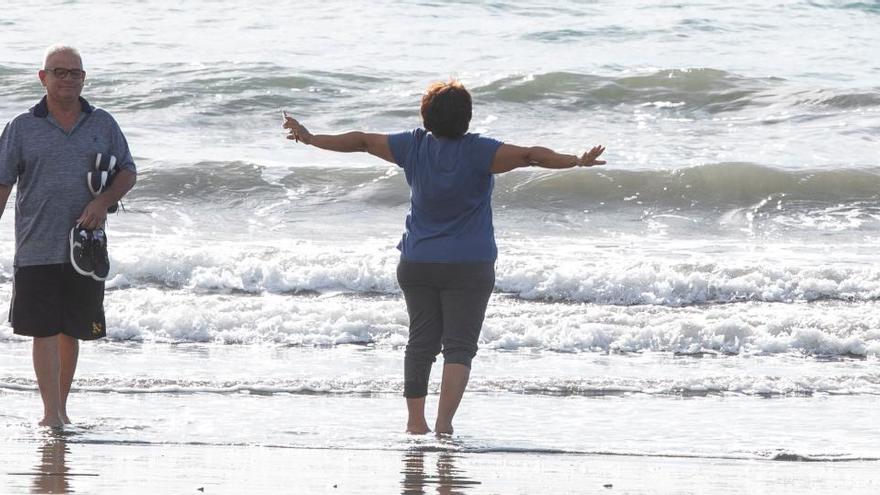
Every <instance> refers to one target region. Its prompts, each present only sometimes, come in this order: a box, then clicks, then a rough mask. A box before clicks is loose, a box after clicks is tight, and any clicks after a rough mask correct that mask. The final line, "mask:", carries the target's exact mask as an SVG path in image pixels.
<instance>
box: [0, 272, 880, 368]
mask: <svg viewBox="0 0 880 495" xmlns="http://www.w3.org/2000/svg"><path fill="white" fill-rule="evenodd" d="M0 297H2V294H0ZM878 305H880V303H876V302H867V303H862V302H853V303H843V302H835V301H827V302H822V303H794V304H781V303H757V302H745V303H738V304H726V305H714V306H708V307H704V306H688V307H665V306H651V305H645V306H607V305H593V304H567V303H545V302H529V301H523V300H519V299H511V298H507V297H504V296H501V295H496V296H495V297H494V298H493V300H492V301H490V305H489V309H488V311H487V315H486V320H485V322H484V325H483V331H482V335H481V338H480V345H481V346H482V347H483V348H485V349H496V350H516V349H542V350H550V351H555V352H575V353H577V352H600V353H638V352H645V351H652V352H653V351H656V352H673V353H679V354H700V353H712V354H740V355H753V354H784V353H798V354H803V355H811V356H848V355H852V356H876V355H878V352H877V351H878V349H880V332H878V331H877V328H880V308H878ZM106 309H107V325H108V337H109V338H110V339H111V340H114V341H128V340H131V341H139V342H171V343H174V342H216V343H225V344H244V345H250V344H260V343H271V344H283V345H295V346H327V345H329V346H333V345H341V344H369V345H374V346H383V347H391V348H397V347H400V346H403V345H405V343H406V341H407V334H408V330H407V326H408V316H407V313H406V307H405V304H404V302H403V300H402V299H401V298H400V297H399V296H376V297H360V296H351V295H345V294H337V295H331V296H313V295H309V296H291V295H283V294H268V293H267V294H262V295H259V296H254V295H248V294H217V293H199V292H193V291H190V290H185V289H182V290H162V289H159V288H155V287H144V288H130V289H122V290H115V291H112V292H110V293H108V296H107V298H106ZM0 328H2V330H0V340H9V339H13V338H14V337H13V336H12V335H11V330H10V329H9V328H8V327H5V326H4V327H0Z"/></svg>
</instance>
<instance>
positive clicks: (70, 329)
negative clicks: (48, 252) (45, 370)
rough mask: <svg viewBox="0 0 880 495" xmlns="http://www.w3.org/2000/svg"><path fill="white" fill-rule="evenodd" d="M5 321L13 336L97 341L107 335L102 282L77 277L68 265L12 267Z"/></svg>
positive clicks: (78, 275)
mask: <svg viewBox="0 0 880 495" xmlns="http://www.w3.org/2000/svg"><path fill="white" fill-rule="evenodd" d="M9 321H10V322H12V329H13V331H14V332H15V334H16V335H27V336H30V337H51V336H52V335H56V334H59V333H63V334H65V335H69V336H71V337H75V338H77V339H81V340H94V339H100V338H101V337H104V336H106V335H107V329H106V328H105V326H104V282H99V281H97V280H94V279H92V278H91V277H86V276H83V275H80V274H79V273H77V272H76V270H74V269H73V266H72V265H71V264H70V263H64V264H59V265H36V266H21V267H16V268H15V275H14V276H13V288H12V303H11V304H10V308H9Z"/></svg>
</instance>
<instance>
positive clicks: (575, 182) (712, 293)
mask: <svg viewBox="0 0 880 495" xmlns="http://www.w3.org/2000/svg"><path fill="white" fill-rule="evenodd" d="M878 22H880V9H878V8H877V6H876V5H875V3H872V2H843V1H810V2H807V1H786V2H776V3H774V4H767V3H764V2H739V3H737V4H735V5H734V4H729V3H726V2H715V1H710V2H701V3H699V4H697V3H687V2H679V3H675V4H671V3H666V2H646V1H638V2H609V3H601V4H600V3H583V2H576V1H563V2H558V1H557V2H507V3H504V2H414V1H388V2H374V3H372V4H371V5H370V7H369V8H368V9H367V8H366V7H364V6H361V5H360V4H356V3H347V2H343V3H333V2H323V3H318V2H271V3H257V4H254V5H249V6H248V8H246V9H244V8H242V7H241V6H240V5H239V4H237V3H235V2H228V1H220V2H188V3H187V4H186V5H180V6H173V5H170V4H168V3H165V2H157V1H153V2H140V3H137V4H124V5H121V4H110V3H105V2H90V1H77V2H67V3H64V4H59V5H56V6H54V7H48V6H45V5H41V4H32V3H17V4H12V5H5V6H4V9H3V14H2V16H0V27H2V29H0V120H2V121H4V122H5V121H8V120H9V119H11V118H13V117H14V116H15V115H16V114H18V113H20V112H22V111H25V110H26V109H27V107H29V106H30V105H32V104H33V103H34V102H35V101H36V100H37V99H38V98H39V97H40V96H41V88H40V86H39V83H38V81H37V79H36V70H37V69H38V68H39V63H40V58H41V53H42V50H43V49H44V48H45V45H47V44H48V43H50V42H51V41H55V40H66V41H68V42H70V43H72V44H75V45H77V46H79V48H80V49H81V50H82V52H83V56H84V62H85V68H86V70H87V71H88V80H87V84H86V88H85V91H84V96H86V97H87V98H89V99H90V101H92V102H93V103H94V104H96V105H99V106H102V107H104V108H106V109H108V110H109V111H111V112H112V113H113V115H114V116H115V117H116V118H117V120H118V121H119V122H120V124H121V125H122V127H123V129H124V131H125V132H126V135H127V137H128V140H129V144H130V145H131V148H132V151H133V153H134V155H135V158H136V160H137V162H138V165H139V169H140V174H139V182H138V185H137V186H136V188H135V190H134V191H132V193H131V194H130V195H129V196H128V197H127V198H126V201H125V205H126V213H125V214H120V215H115V216H112V217H111V218H110V220H109V222H110V223H109V236H110V243H111V264H112V271H111V278H110V280H109V282H108V295H107V313H108V317H107V318H108V327H109V328H108V338H107V339H106V341H104V342H101V343H97V344H86V345H84V346H83V353H82V358H81V359H82V362H81V365H80V370H79V375H78V381H77V383H76V387H77V388H76V389H75V391H74V394H73V397H72V399H71V401H72V413H71V414H72V415H73V416H74V417H75V418H76V417H77V412H75V411H80V412H81V413H82V414H80V415H79V417H80V418H82V420H81V422H80V426H79V428H80V430H78V431H77V432H76V437H75V438H76V439H78V440H77V441H83V442H122V443H125V442H142V443H143V442H145V443H186V444H199V443H207V444H212V443H216V444H224V443H230V442H231V443H235V444H248V445H250V444H253V445H274V446H293V447H322V448H324V447H329V448H348V447H353V446H357V447H363V446H372V447H377V448H390V449H406V448H410V447H412V445H413V444H412V440H411V439H408V438H406V437H404V436H403V435H399V430H400V429H401V426H402V424H403V411H402V407H403V405H402V399H400V398H399V397H398V394H399V393H400V389H401V383H402V376H401V375H402V346H403V345H405V342H406V336H407V328H406V326H407V317H406V311H405V306H404V304H403V300H402V297H401V295H400V291H399V289H398V287H397V284H396V281H395V275H394V267H395V264H396V262H397V257H398V253H397V251H396V250H395V249H394V246H395V245H396V243H397V240H398V238H399V236H400V233H401V230H402V227H403V219H404V216H405V214H406V211H407V208H408V189H407V187H406V184H405V181H404V179H403V175H402V174H401V173H400V171H399V169H397V168H396V167H395V166H393V165H391V164H387V163H384V162H381V161H379V160H378V159H375V158H372V157H369V156H367V155H362V154H354V155H334V154H330V153H326V152H321V151H318V150H315V149H311V148H306V147H303V146H302V145H297V144H295V143H293V142H290V141H288V140H286V139H284V133H283V132H282V130H281V129H280V110H281V109H282V108H284V109H287V110H288V111H289V112H291V114H292V115H295V116H296V117H297V118H300V119H301V120H302V121H303V122H304V123H305V124H306V125H307V126H309V128H310V129H311V130H312V131H313V132H336V131H343V130H349V129H362V130H368V131H374V132H396V131H401V130H407V129H411V128H413V127H415V126H418V125H419V124H420V121H419V115H418V102H419V96H420V94H421V92H422V91H423V89H424V87H425V86H426V85H427V84H428V83H429V82H431V81H435V80H445V79H448V78H449V77H457V78H460V79H461V80H462V81H463V82H464V83H465V84H466V85H467V87H468V88H469V89H470V90H471V91H472V93H473V96H474V101H475V109H474V120H473V122H472V130H473V131H476V132H481V133H485V134H487V135H491V136H493V137H496V138H499V139H501V140H503V141H506V142H510V143H513V144H520V145H538V144H540V145H544V146H549V147H551V148H554V149H557V150H559V151H563V152H569V153H575V152H581V151H583V150H584V149H585V148H588V147H589V146H591V145H594V144H604V145H606V146H607V148H608V151H607V152H606V158H607V160H608V161H609V164H608V165H607V166H605V167H601V168H595V169H590V170H571V171H562V172H549V171H546V170H537V169H536V170H522V171H515V172H512V173H509V174H505V175H503V176H500V177H499V178H498V181H497V185H496V191H495V196H494V203H493V206H494V210H495V220H496V231H497V235H498V244H499V250H500V256H499V260H498V263H497V266H496V268H497V272H498V275H497V286H496V293H495V295H494V296H493V299H492V301H491V303H490V307H489V311H488V314H487V318H486V322H485V325H484V328H483V332H482V337H481V350H480V353H479V355H478V357H477V359H476V361H475V366H474V373H473V378H472V384H471V388H470V390H471V391H470V393H469V395H468V397H467V398H466V400H465V403H464V405H463V408H462V410H461V413H460V419H459V424H458V428H459V431H460V432H461V435H460V438H459V439H458V443H457V444H456V447H455V448H459V449H464V450H472V451H486V450H488V451H503V452H506V451H515V450H527V451H553V450H554V449H555V450H558V451H566V452H582V453H596V452H606V453H617V454H633V455H643V454H649V455H686V454H687V455H690V454H693V453H695V454H696V455H700V456H707V457H712V456H721V457H735V458H760V459H765V458H769V459H773V458H780V459H787V458H798V456H803V457H807V458H812V459H817V460H829V459H877V458H880V450H878V449H877V447H876V445H878V442H877V440H880V438H878V437H877V433H876V431H877V430H876V424H877V420H878V419H880V418H878V417H877V412H876V401H877V396H878V394H880V372H878V368H877V359H878V356H880V320H878V319H880V316H878V315H880V312H878V308H877V304H878V300H880V270H878V269H877V267H876V259H877V255H876V246H877V243H878V240H880V193H878V190H880V189H878V186H880V167H878V165H880V163H878V158H880V156H878V154H880V153H878V150H880V146H878V135H880V97H878V88H880V65H878V62H877V59H876V56H875V54H874V51H875V47H876V46H877V44H878V42H880V34H878V33H880V31H878V29H877V26H878ZM96 25H99V26H101V28H100V29H94V26H96ZM12 204H13V203H12V200H10V203H9V204H8V205H7V210H6V213H5V215H4V216H3V220H2V221H0V278H2V280H3V281H4V284H3V285H2V288H0V298H2V300H8V299H9V296H10V293H11V277H12V273H13V267H12V255H13V251H12V250H13V232H12V217H13V213H12V209H13V207H12ZM0 348H2V352H0V356H2V357H0V403H2V405H3V407H2V408H0V420H2V422H3V424H4V425H5V427H4V428H3V430H2V433H0V435H2V438H3V440H4V441H6V442H15V441H19V440H22V439H26V438H28V437H29V435H31V434H32V430H31V424H32V422H33V421H32V419H33V417H34V416H35V414H36V413H37V412H38V411H39V400H38V398H37V395H36V393H35V390H36V384H35V382H34V379H33V376H32V373H33V372H32V370H31V367H30V361H29V359H30V357H29V351H28V349H29V340H28V339H22V338H18V337H16V336H14V335H13V334H12V331H11V329H10V328H9V327H8V326H5V325H4V326H2V327H0ZM437 371H439V370H435V377H434V381H433V382H432V389H431V390H432V394H433V393H434V392H436V387H437V381H436V380H437V378H438V376H437V375H439V373H437ZM432 399H435V397H434V396H433V395H432ZM180 411H189V412H185V413H180ZM206 411H211V414H208V413H207V412H206ZM172 412H173V414H172ZM172 416H173V419H165V420H160V419H159V418H168V417H172ZM254 417H264V418H265V419H266V420H265V421H261V422H256V423H255V422H253V421H249V419H250V418H254ZM548 417H553V418H555V419H554V420H553V421H547V418H548ZM817 417H821V418H822V419H821V421H820V424H818V425H817V423H816V422H815V419H816V418H817ZM304 418H311V419H310V420H304ZM489 418H497V419H498V420H499V421H501V422H500V423H499V421H490V420H489ZM221 425H223V426H221ZM523 425H527V426H523ZM426 442H428V445H429V446H433V444H430V442H431V441H426ZM417 443H418V442H417ZM780 456H781V457H780ZM786 456H793V457H786Z"/></svg>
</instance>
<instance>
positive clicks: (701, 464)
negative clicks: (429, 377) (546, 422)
mask: <svg viewBox="0 0 880 495" xmlns="http://www.w3.org/2000/svg"><path fill="white" fill-rule="evenodd" d="M2 447H3V448H2V450H0V463H2V465H3V469H2V473H0V490H2V493H74V492H75V493H127V494H130V493H151V494H154V493H193V494H198V493H206V494H212V493H249V494H250V493H340V494H341V493H405V494H419V493H449V494H452V493H474V494H482V493H487V494H490V493H498V494H510V493H522V494H532V493H554V494H558V493H609V494H610V493H627V494H653V493H671V494H689V493H693V494H722V493H723V494H728V493H774V494H789V493H790V494H805V493H817V494H818V493H847V494H861V493H864V494H868V493H878V492H880V475H878V473H880V463H878V462H876V461H873V462H862V461H852V462H787V461H758V460H738V459H693V458H681V457H678V458H664V457H635V456H634V457H630V456H606V455H570V454H553V453H546V454H542V453H533V452H532V453H516V452H487V453H474V452H469V453H460V452H455V451H440V450H432V451H416V450H411V451H400V450H354V449H302V448H275V447H261V446H245V445H241V446H237V445H199V444H131V443H126V444H114V443H77V442H74V441H70V440H69V439H66V438H65V437H64V435H63V434H62V435H57V434H54V435H53V434H47V435H46V436H45V438H43V440H42V441H39V442H17V443H7V444H6V445H3V446H2Z"/></svg>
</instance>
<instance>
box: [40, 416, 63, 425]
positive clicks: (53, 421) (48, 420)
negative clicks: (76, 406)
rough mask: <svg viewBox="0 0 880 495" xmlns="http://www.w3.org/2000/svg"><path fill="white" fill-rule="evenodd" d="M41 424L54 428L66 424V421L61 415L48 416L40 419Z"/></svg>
mask: <svg viewBox="0 0 880 495" xmlns="http://www.w3.org/2000/svg"><path fill="white" fill-rule="evenodd" d="M38 424H39V425H40V426H49V427H52V428H60V427H62V426H64V421H62V420H61V418H60V417H59V416H47V417H44V418H43V419H41V420H40V422H39V423H38Z"/></svg>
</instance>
